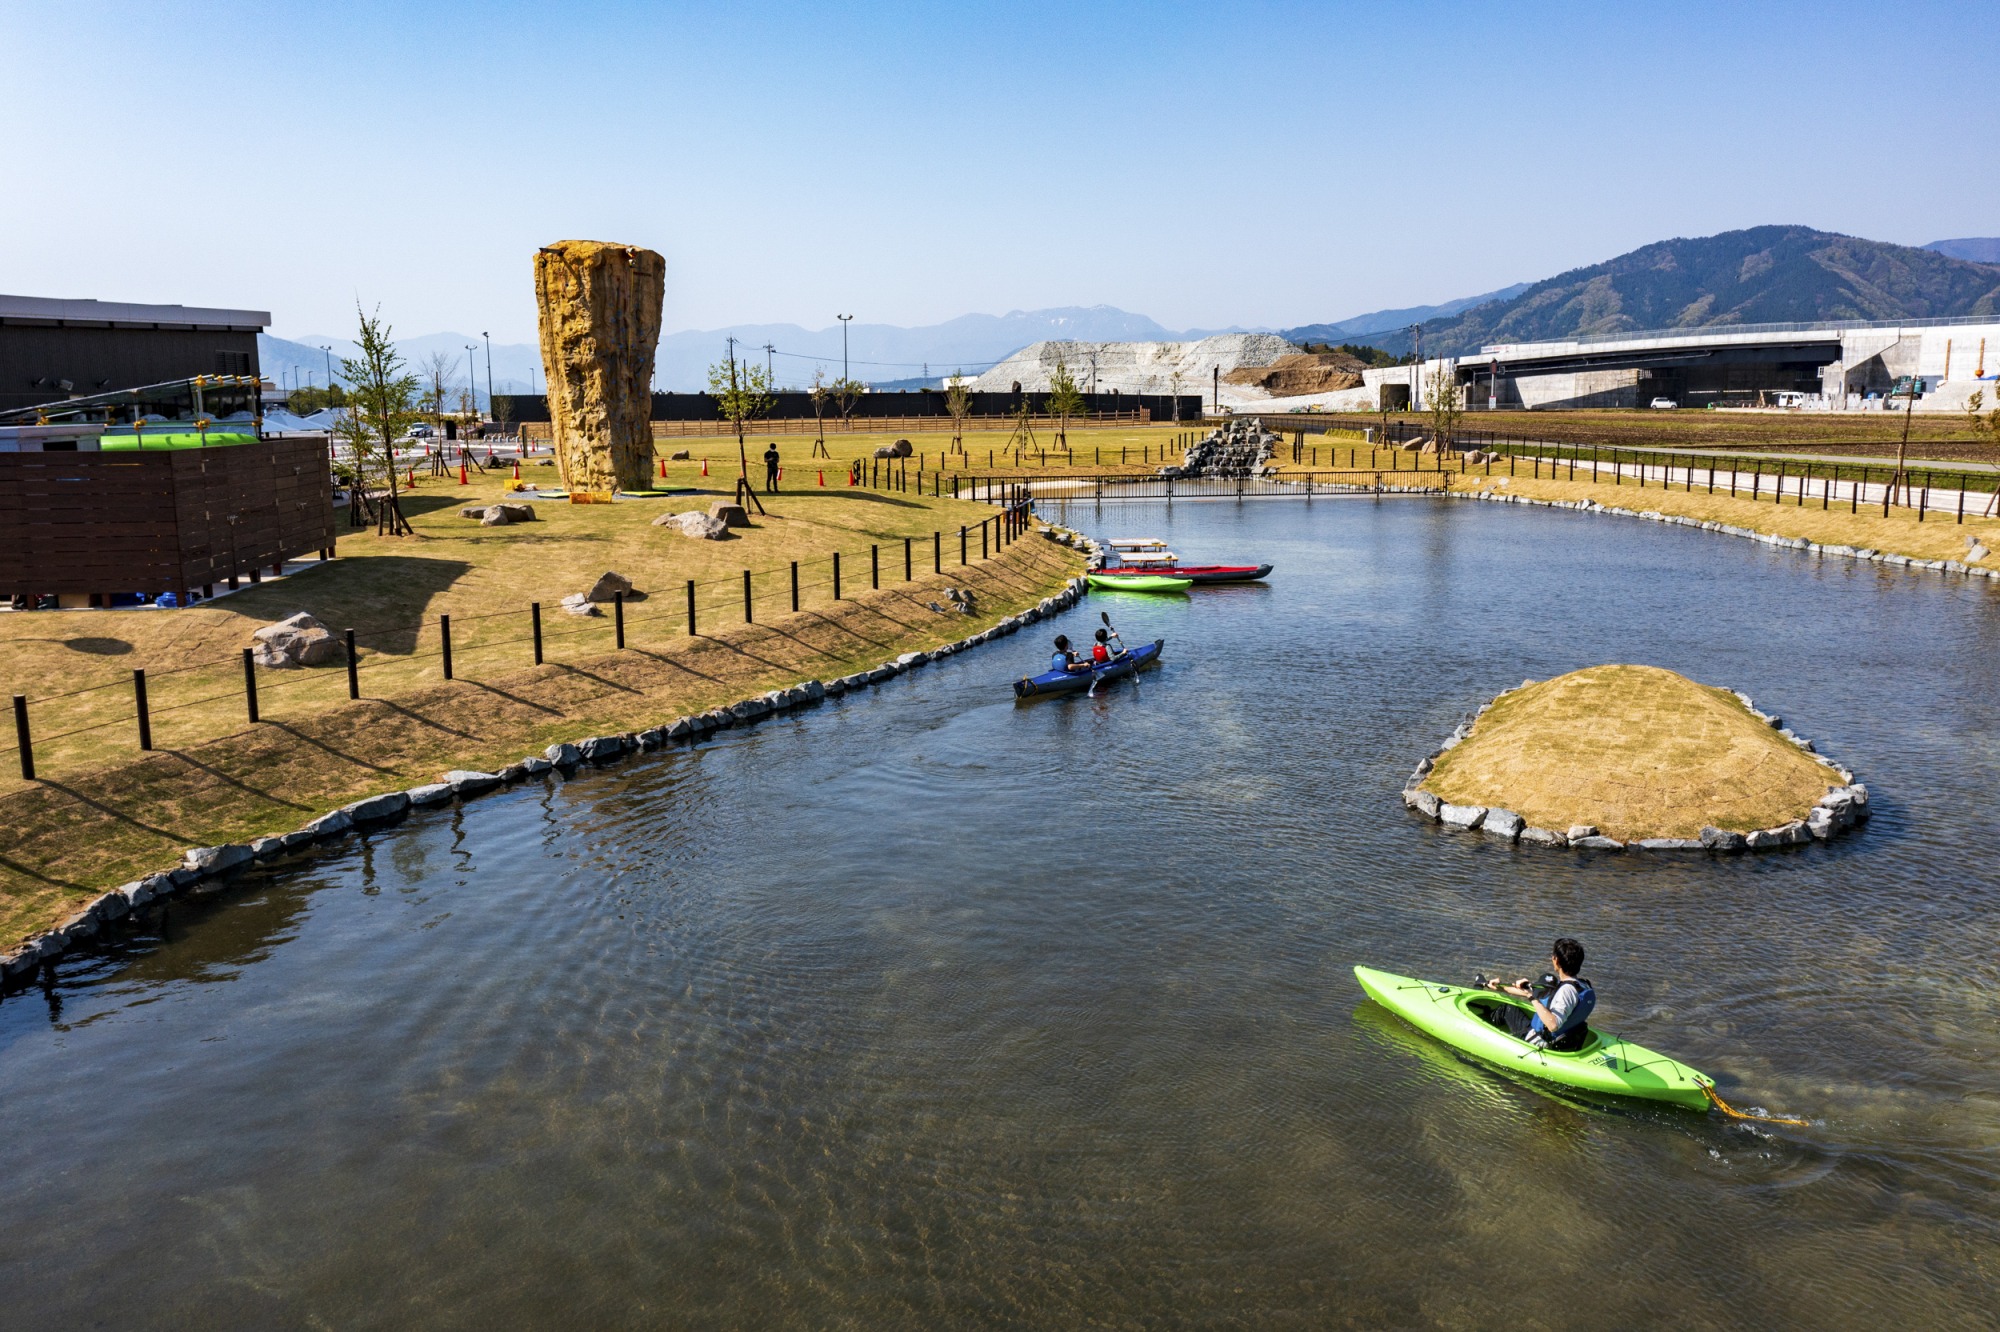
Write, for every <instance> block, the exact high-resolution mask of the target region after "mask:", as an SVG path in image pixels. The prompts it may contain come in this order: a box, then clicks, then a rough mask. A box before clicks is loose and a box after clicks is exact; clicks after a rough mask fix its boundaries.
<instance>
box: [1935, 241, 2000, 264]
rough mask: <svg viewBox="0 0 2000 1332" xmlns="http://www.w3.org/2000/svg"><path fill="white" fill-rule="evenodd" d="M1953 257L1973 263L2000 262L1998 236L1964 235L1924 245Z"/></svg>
mask: <svg viewBox="0 0 2000 1332" xmlns="http://www.w3.org/2000/svg"><path fill="white" fill-rule="evenodd" d="M1924 248H1925V249H1926V250H1936V251H1937V252H1938V253H1939V254H1948V255H1950V256H1951V257H1952V258H1954V259H1970V260H1971V261H1972V262H1973V263H1975V264H2000V236H1965V237H1962V238H1960V239H1958V240H1941V241H1932V242H1931V243H1930V244H1929V245H1926V246H1924Z"/></svg>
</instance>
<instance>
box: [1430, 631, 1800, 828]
mask: <svg viewBox="0 0 2000 1332" xmlns="http://www.w3.org/2000/svg"><path fill="white" fill-rule="evenodd" d="M1839 784H1840V779H1839V775H1838V774H1837V773H1836V772H1834V771H1833V769H1831V768H1830V767H1828V766H1827V765H1826V764H1825V763H1822V762H1821V761H1820V760H1819V759H1818V758H1817V757H1815V756H1814V755H1812V754H1810V753H1808V752H1807V751H1806V750H1804V749H1802V748H1800V747H1799V746H1798V745H1795V744H1793V743H1792V742H1791V741H1789V740H1787V739H1786V738H1785V737H1784V736H1782V735H1780V734H1779V733H1778V732H1777V731H1776V730H1774V729H1773V728H1772V726H1771V725H1770V724H1769V723H1767V722H1765V721H1764V720H1762V719H1761V718H1760V717H1759V716H1758V715H1757V714H1756V713H1754V712H1752V711H1751V710H1750V709H1749V708H1748V707H1746V706H1744V704H1743V702H1742V700H1740V699H1739V698H1737V697H1736V695H1735V694H1733V693H1731V692H1730V691H1729V690H1727V689H1718V688H1714V687H1711V686H1709V685H1703V684H1697V683H1696V682H1695V681H1693V680H1690V679H1688V678H1687V677H1686V676H1684V675H1677V674H1675V673H1674V672H1672V671H1668V670H1662V669H1660V668H1659V667H1656V666H1592V667H1588V668H1586V669H1584V670H1580V671H1572V672H1570V673H1569V674H1568V675H1561V676H1557V677H1556V678H1555V679H1553V680H1544V681H1542V682H1541V683H1539V684H1528V685H1524V686H1523V687H1521V688H1520V689H1516V690H1513V691H1511V692H1509V693H1506V694H1503V695H1501V696H1500V697H1499V698H1497V699H1495V700H1494V702H1493V705H1492V706H1491V707H1490V708H1489V709H1488V710H1487V711H1486V712H1485V713H1484V714H1483V715H1482V716H1481V717H1480V718H1479V720H1478V722H1477V723H1476V724H1475V725H1474V726H1473V728H1472V732H1471V734H1470V735H1469V736H1467V737H1466V739H1465V740H1464V741H1463V742H1462V743H1460V744H1459V745H1457V746H1455V747H1454V748H1451V749H1449V750H1447V751H1445V753H1444V754H1443V755H1441V756H1440V757H1439V758H1438V760H1437V764H1436V766H1435V767H1434V768H1433V769H1432V771H1431V772H1430V774H1429V776H1428V777H1426V778H1425V780H1424V783H1423V788H1422V789H1424V790H1427V791H1429V792H1431V793H1432V794H1434V795H1436V796H1437V797H1438V798H1439V799H1441V800H1445V801H1449V802H1450V803H1452V804H1454V805H1485V806H1489V807H1496V808H1505V809H1511V810H1513V811H1515V812H1516V813H1518V814H1520V815H1521V817H1522V818H1524V819H1526V820H1527V821H1528V823H1530V824H1531V825H1535V826H1538V827H1543V828H1553V829H1558V830H1560V829H1564V828H1568V827H1571V826H1573V825H1575V824H1595V825H1596V826H1597V827H1598V828H1599V829H1601V830H1602V831H1603V832H1604V834H1605V835H1606V836H1609V837H1615V838H1619V839H1620V840H1632V839H1636V838H1644V837H1695V836H1698V835H1699V834H1700V832H1701V829H1702V827H1703V826H1704V825H1712V826H1714V827H1718V828H1725V829H1732V830H1740V829H1753V828H1765V827H1772V826H1776V825H1779V824H1783V823H1786V822H1787V821H1789V820H1793V819H1803V818H1804V817H1805V816H1806V813H1807V811H1809V810H1810V809H1811V808H1812V806H1813V803H1814V802H1815V801H1817V800H1818V799H1819V798H1820V797H1821V796H1823V795H1825V794H1826V792H1827V790H1828V788H1830V787H1833V786H1837V785H1839Z"/></svg>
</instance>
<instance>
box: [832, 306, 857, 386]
mask: <svg viewBox="0 0 2000 1332" xmlns="http://www.w3.org/2000/svg"><path fill="white" fill-rule="evenodd" d="M834 318H835V319H838V320H839V321H840V377H841V379H842V380H843V381H844V380H846V378H847V326H848V325H849V324H851V323H853V322H854V316H853V315H835V316H834Z"/></svg>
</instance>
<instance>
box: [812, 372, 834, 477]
mask: <svg viewBox="0 0 2000 1332" xmlns="http://www.w3.org/2000/svg"><path fill="white" fill-rule="evenodd" d="M806 391H807V392H808V393H809V394H811V395H812V405H813V433H814V438H813V457H815V458H826V457H831V456H832V455H830V454H829V453H827V451H826V409H827V408H828V407H831V406H832V405H833V390H832V389H830V388H828V387H827V383H826V372H825V371H824V370H814V371H813V377H812V384H811V385H810V386H809V387H808V388H807V390H806Z"/></svg>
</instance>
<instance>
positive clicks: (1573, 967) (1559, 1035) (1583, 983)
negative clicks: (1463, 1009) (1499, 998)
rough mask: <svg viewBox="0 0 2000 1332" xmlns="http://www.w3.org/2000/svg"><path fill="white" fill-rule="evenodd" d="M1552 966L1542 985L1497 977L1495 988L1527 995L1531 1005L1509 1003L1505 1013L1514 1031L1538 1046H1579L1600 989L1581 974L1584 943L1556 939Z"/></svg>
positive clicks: (1565, 1048)
mask: <svg viewBox="0 0 2000 1332" xmlns="http://www.w3.org/2000/svg"><path fill="white" fill-rule="evenodd" d="M1549 966H1550V969H1551V970H1552V971H1553V973H1554V974H1553V976H1551V977H1549V978H1547V982H1545V984H1544V985H1543V986H1531V984H1530V982H1529V981H1528V980H1527V979H1525V978H1523V979H1521V980H1518V981H1516V982H1515V983H1514V984H1512V985H1502V984H1500V983H1499V982H1498V981H1495V982H1492V988H1494V989H1496V990H1498V991H1500V992H1501V993H1502V994H1511V995H1513V996H1515V997H1516V998H1519V999H1526V1000H1527V1001H1528V1003H1529V1004H1530V1005H1531V1007H1530V1008H1516V1007H1515V1006H1513V1005H1512V1004H1509V1005H1507V1007H1506V1009H1505V1011H1504V1013H1503V1014H1502V1016H1504V1017H1505V1018H1506V1022H1507V1030H1508V1031H1509V1032H1510V1033H1511V1034H1513V1035H1515V1036H1518V1037H1519V1038H1520V1039H1522V1040H1524V1041H1526V1042H1527V1043H1528V1044H1529V1045H1532V1046H1534V1047H1536V1048H1537V1049H1548V1050H1556V1051H1569V1050H1579V1049H1581V1048H1583V1046H1584V1044H1585V1043H1586V1042H1588V1041H1589V1039H1590V1028H1589V1026H1588V1025H1587V1023H1588V1020H1589V1018H1590V1013H1591V1010H1592V1009H1594V1008H1595V1007H1596V1006H1597V991H1596V990H1594V989H1593V988H1592V987H1591V984H1590V982H1589V981H1588V980H1586V979H1584V977H1583V976H1582V975H1581V974H1579V973H1581V972H1582V970H1583V945H1582V944H1580V943H1578V942H1577V941H1576V940H1574V939H1571V938H1567V937H1565V938H1561V939H1558V940H1556V941H1555V945H1554V946H1553V947H1552V948H1551V949H1550V950H1549ZM1549 982H1552V983H1549ZM1538 989H1539V990H1540V993H1537V990H1538Z"/></svg>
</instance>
